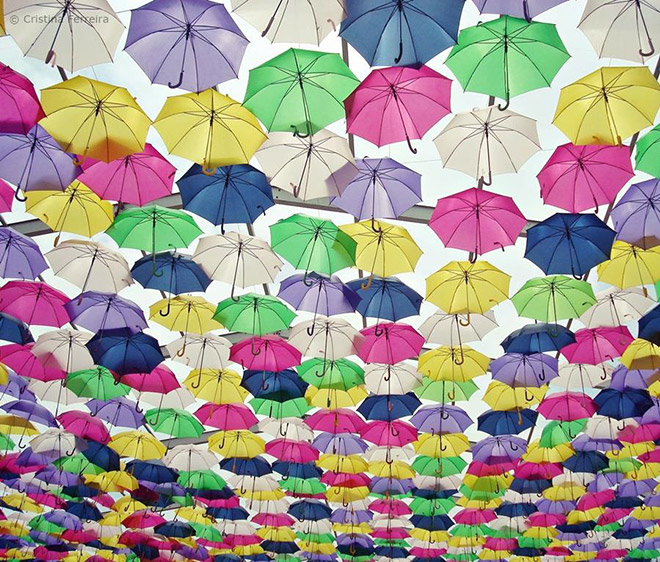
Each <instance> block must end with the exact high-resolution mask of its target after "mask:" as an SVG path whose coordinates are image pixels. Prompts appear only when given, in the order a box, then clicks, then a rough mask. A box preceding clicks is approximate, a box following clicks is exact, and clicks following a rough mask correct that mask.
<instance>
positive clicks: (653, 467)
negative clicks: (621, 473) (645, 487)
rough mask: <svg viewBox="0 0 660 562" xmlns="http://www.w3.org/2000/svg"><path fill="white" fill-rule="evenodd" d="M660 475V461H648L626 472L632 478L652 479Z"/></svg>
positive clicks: (627, 476)
mask: <svg viewBox="0 0 660 562" xmlns="http://www.w3.org/2000/svg"><path fill="white" fill-rule="evenodd" d="M658 475H660V463H657V462H646V463H644V464H642V466H640V467H639V468H637V469H635V470H632V471H630V472H627V473H626V478H629V479H630V480H650V479H652V478H657V477H658Z"/></svg>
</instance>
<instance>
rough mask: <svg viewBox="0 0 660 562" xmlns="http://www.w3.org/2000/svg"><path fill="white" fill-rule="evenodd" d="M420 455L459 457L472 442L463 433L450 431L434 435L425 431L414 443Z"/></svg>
mask: <svg viewBox="0 0 660 562" xmlns="http://www.w3.org/2000/svg"><path fill="white" fill-rule="evenodd" d="M413 447H415V452H416V453H417V454H418V455H426V456H427V457H433V458H436V459H441V458H443V457H458V456H459V455H461V454H462V453H465V451H469V450H470V442H469V441H468V438H467V437H466V436H465V435H463V434H462V433H448V434H444V435H432V434H430V433H423V434H421V435H420V436H419V439H417V441H415V442H414V443H413Z"/></svg>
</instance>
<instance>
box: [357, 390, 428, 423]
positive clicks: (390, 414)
mask: <svg viewBox="0 0 660 562" xmlns="http://www.w3.org/2000/svg"><path fill="white" fill-rule="evenodd" d="M420 405H421V402H420V401H419V400H418V399H417V397H416V396H415V395H414V394H413V393H412V392H409V393H408V394H386V395H381V396H369V397H368V398H366V399H365V400H364V402H362V404H360V406H359V407H358V409H357V411H358V412H359V413H360V414H362V415H363V416H364V417H365V419H367V420H383V421H392V420H396V419H399V418H403V417H406V416H410V415H412V414H413V413H414V412H415V410H416V409H417V408H418V407H419V406H420Z"/></svg>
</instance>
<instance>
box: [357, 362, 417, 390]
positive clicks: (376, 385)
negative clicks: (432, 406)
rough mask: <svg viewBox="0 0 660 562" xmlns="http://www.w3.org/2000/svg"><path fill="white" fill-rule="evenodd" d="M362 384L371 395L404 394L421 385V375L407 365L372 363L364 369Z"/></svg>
mask: <svg viewBox="0 0 660 562" xmlns="http://www.w3.org/2000/svg"><path fill="white" fill-rule="evenodd" d="M364 382H365V384H366V387H367V389H368V390H369V391H370V392H371V393H373V394H405V393H406V392H411V391H412V390H414V389H415V388H417V387H418V386H419V385H420V384H422V375H421V373H419V372H418V371H417V369H415V367H413V366H412V365H409V364H408V363H403V362H402V363H396V364H394V365H385V364H379V363H372V364H369V365H367V366H366V367H365V369H364Z"/></svg>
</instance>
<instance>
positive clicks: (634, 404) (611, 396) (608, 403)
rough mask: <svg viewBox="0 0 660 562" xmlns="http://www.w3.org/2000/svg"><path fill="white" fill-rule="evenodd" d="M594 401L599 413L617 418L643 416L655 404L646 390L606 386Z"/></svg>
mask: <svg viewBox="0 0 660 562" xmlns="http://www.w3.org/2000/svg"><path fill="white" fill-rule="evenodd" d="M594 402H595V404H596V406H598V409H597V410H596V412H597V413H598V414H600V415H601V416H607V417H608V418H614V419H615V420H622V419H624V418H636V417H641V416H642V415H643V414H644V412H646V410H648V409H649V408H651V407H652V406H653V400H651V397H650V396H649V393H648V392H647V391H646V390H637V389H632V388H627V389H626V390H623V391H621V390H616V389H614V388H604V389H603V390H601V391H600V392H599V393H598V394H597V395H596V396H595V397H594Z"/></svg>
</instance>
